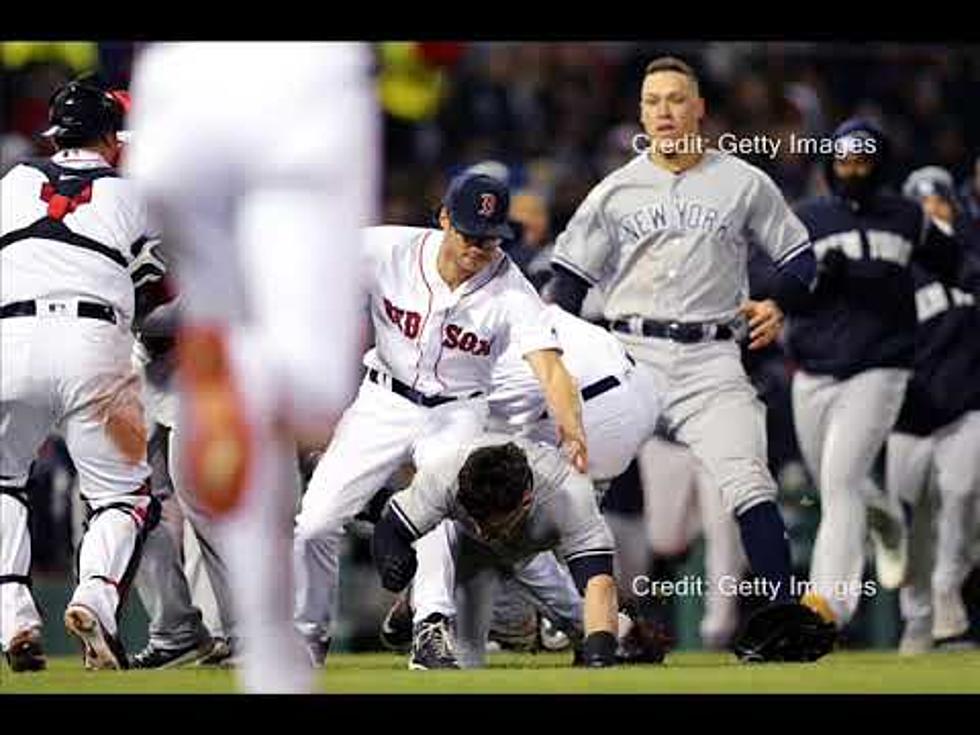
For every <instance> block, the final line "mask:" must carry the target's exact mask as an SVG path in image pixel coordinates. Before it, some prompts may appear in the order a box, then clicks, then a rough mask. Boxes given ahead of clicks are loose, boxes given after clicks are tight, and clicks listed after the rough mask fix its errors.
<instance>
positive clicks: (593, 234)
mask: <svg viewBox="0 0 980 735" xmlns="http://www.w3.org/2000/svg"><path fill="white" fill-rule="evenodd" d="M606 190H607V187H606V186H605V182H604V181H603V182H600V183H599V184H598V185H596V186H595V187H594V188H593V189H592V191H590V192H589V194H588V196H587V197H586V198H585V199H584V201H583V202H582V203H581V204H580V205H579V208H578V209H577V210H576V212H575V214H574V215H573V216H572V218H571V219H570V220H569V221H568V224H567V225H566V227H565V231H564V232H562V233H561V234H560V235H558V238H557V239H556V240H555V250H554V254H553V255H552V256H551V262H552V263H555V264H558V265H560V266H562V267H564V268H567V269H568V270H570V271H571V272H572V273H575V274H576V275H578V276H581V277H582V278H584V279H585V280H586V281H588V282H589V284H591V285H593V286H594V285H596V284H597V283H599V281H601V280H602V278H603V275H604V271H605V268H606V264H607V262H609V260H610V258H611V257H613V255H614V251H615V250H616V248H617V244H616V242H617V241H616V238H615V237H613V236H612V234H611V232H610V229H609V226H608V224H607V222H606V218H605V213H604V211H603V203H604V199H605V193H606Z"/></svg>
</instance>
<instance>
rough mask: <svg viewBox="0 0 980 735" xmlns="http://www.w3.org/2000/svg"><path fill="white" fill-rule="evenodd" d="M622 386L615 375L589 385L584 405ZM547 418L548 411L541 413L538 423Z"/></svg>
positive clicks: (583, 398)
mask: <svg viewBox="0 0 980 735" xmlns="http://www.w3.org/2000/svg"><path fill="white" fill-rule="evenodd" d="M626 359H628V360H629V361H630V362H633V358H632V357H630V356H629V355H627V356H626ZM633 364H636V363H633ZM622 384H623V381H621V380H620V379H619V378H617V377H616V376H615V375H607V376H606V377H604V378H603V379H602V380H597V381H596V382H594V383H589V384H588V385H587V386H585V387H584V388H583V389H582V390H581V393H582V401H583V403H584V402H585V401H591V400H592V399H593V398H596V397H598V396H601V395H602V394H603V393H608V392H609V391H611V390H612V389H613V388H618V387H619V386H621V385H622ZM546 418H548V411H547V409H546V410H544V411H542V412H541V415H540V416H538V421H544V420H545V419H546Z"/></svg>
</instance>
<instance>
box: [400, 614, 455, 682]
mask: <svg viewBox="0 0 980 735" xmlns="http://www.w3.org/2000/svg"><path fill="white" fill-rule="evenodd" d="M453 648H454V644H453V639H452V632H451V631H450V629H449V620H448V619H447V618H446V616H445V615H440V614H439V613H433V614H432V615H430V616H429V617H427V618H426V619H425V620H423V621H422V622H421V623H419V624H418V625H416V626H415V636H414V640H413V641H412V656H411V658H409V660H408V668H409V669H411V670H412V671H429V670H431V669H458V668H459V661H457V660H456V653H455V651H454V650H453Z"/></svg>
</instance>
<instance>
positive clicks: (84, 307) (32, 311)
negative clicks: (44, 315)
mask: <svg viewBox="0 0 980 735" xmlns="http://www.w3.org/2000/svg"><path fill="white" fill-rule="evenodd" d="M64 303H67V302H64ZM49 310H50V311H52V312H54V311H56V310H57V309H56V307H55V305H54V304H53V303H52V304H50V305H49ZM75 314H76V315H77V316H79V317H82V318H84V319H99V320H101V321H104V322H109V323H111V324H115V323H116V312H115V310H114V309H113V308H112V307H111V306H106V305H105V304H96V303H94V302H92V301H79V302H78V306H77V308H76V311H75ZM14 316H37V302H36V301H15V302H13V303H11V304H4V305H3V306H0V319H7V318H8V317H14Z"/></svg>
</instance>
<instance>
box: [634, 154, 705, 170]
mask: <svg viewBox="0 0 980 735" xmlns="http://www.w3.org/2000/svg"><path fill="white" fill-rule="evenodd" d="M648 155H649V157H650V160H651V161H652V162H653V164H654V165H656V166H659V167H660V168H663V169H666V170H667V171H670V172H671V173H672V174H679V173H682V172H684V171H687V170H688V169H689V168H694V167H695V166H697V165H698V163H700V161H701V159H702V158H704V151H692V152H690V153H674V154H672V155H669V156H666V155H664V154H663V153H661V152H659V151H656V150H654V149H651V150H650V152H649V154H648Z"/></svg>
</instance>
